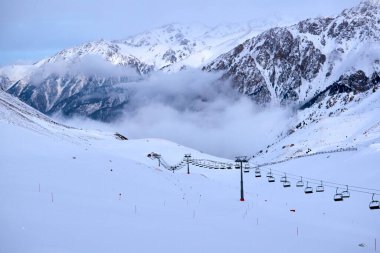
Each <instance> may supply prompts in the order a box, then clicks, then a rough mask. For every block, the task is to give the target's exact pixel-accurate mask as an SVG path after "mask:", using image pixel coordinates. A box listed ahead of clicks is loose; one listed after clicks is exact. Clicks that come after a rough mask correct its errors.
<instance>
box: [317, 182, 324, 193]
mask: <svg viewBox="0 0 380 253" xmlns="http://www.w3.org/2000/svg"><path fill="white" fill-rule="evenodd" d="M315 191H316V192H324V191H325V187H324V186H323V182H322V181H321V185H318V186H317V188H315Z"/></svg>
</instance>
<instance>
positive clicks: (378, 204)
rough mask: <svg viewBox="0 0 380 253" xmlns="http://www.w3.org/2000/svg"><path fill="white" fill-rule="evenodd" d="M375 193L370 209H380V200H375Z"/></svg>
mask: <svg viewBox="0 0 380 253" xmlns="http://www.w3.org/2000/svg"><path fill="white" fill-rule="evenodd" d="M374 197H375V193H373V194H372V201H371V202H370V203H369V209H371V210H375V209H380V202H379V201H378V200H374V199H373V198H374Z"/></svg>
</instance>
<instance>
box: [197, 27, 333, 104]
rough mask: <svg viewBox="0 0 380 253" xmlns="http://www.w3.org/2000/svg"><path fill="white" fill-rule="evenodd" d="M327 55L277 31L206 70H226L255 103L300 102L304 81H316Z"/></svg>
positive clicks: (285, 29)
mask: <svg viewBox="0 0 380 253" xmlns="http://www.w3.org/2000/svg"><path fill="white" fill-rule="evenodd" d="M325 61H326V56H325V55H324V54H322V52H321V51H320V50H319V49H317V48H316V47H315V46H314V45H313V43H312V42H311V41H307V40H302V39H301V38H300V37H294V36H293V35H292V33H291V32H290V31H289V30H288V29H287V28H274V29H270V30H269V31H267V32H264V33H262V34H261V35H259V36H258V37H255V38H253V39H252V40H249V41H247V42H245V43H244V44H241V45H239V46H238V47H236V48H235V49H234V50H233V51H231V52H229V53H227V54H225V55H222V56H221V57H219V58H218V59H217V60H216V61H214V62H213V63H211V64H210V65H208V66H206V67H205V68H204V70H206V71H220V70H222V71H225V72H224V74H223V78H224V79H228V78H230V79H231V80H232V82H233V84H234V86H236V87H238V89H239V90H240V91H241V92H243V93H245V94H247V95H249V96H251V97H252V99H253V100H255V101H256V102H258V103H259V104H261V103H269V102H271V100H272V99H273V98H274V97H275V98H278V99H279V100H280V102H281V103H282V104H286V103H288V102H290V101H296V100H297V99H298V92H297V89H298V88H299V87H300V86H301V85H302V79H305V80H307V81H311V80H313V79H314V78H315V77H316V76H317V75H318V73H319V71H320V69H321V67H322V65H323V64H324V63H325Z"/></svg>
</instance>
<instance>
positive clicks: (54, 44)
mask: <svg viewBox="0 0 380 253" xmlns="http://www.w3.org/2000/svg"><path fill="white" fill-rule="evenodd" d="M359 3H360V0H318V1H316V0H159V1H158V0H136V1H131V0H96V1H95V0H94V1H91V0H0V65H5V64H12V63H17V62H25V61H26V62H31V61H36V60H39V59H41V58H44V57H47V56H50V55H52V54H54V53H56V52H57V51H59V50H61V49H64V48H67V47H71V46H75V45H78V44H80V43H83V42H86V41H90V40H97V39H101V38H104V39H122V38H126V37H128V36H130V35H134V34H136V33H139V32H143V31H146V30H149V29H152V28H155V27H158V26H161V25H165V24H168V23H173V22H178V23H185V24H186V23H194V22H196V23H203V24H205V25H209V26H215V25H218V24H223V23H231V22H244V21H248V20H251V19H261V18H266V19H268V18H269V19H270V18H273V17H280V18H283V19H297V20H301V19H304V18H308V17H315V16H328V15H334V14H338V13H339V12H340V11H341V10H343V9H344V8H349V7H352V6H354V5H357V4H359Z"/></svg>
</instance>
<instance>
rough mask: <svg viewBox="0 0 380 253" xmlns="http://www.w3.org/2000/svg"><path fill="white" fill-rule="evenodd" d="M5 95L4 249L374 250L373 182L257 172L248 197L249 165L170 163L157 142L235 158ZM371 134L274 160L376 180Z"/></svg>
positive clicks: (1, 134) (379, 175)
mask: <svg viewBox="0 0 380 253" xmlns="http://www.w3.org/2000/svg"><path fill="white" fill-rule="evenodd" d="M0 98H1V100H0V102H1V103H0V129H1V131H0V139H1V142H0V153H1V157H2V158H1V160H0V165H1V166H0V200H1V203H2V204H1V205H0V227H1V229H0V238H2V243H1V244H0V252H15V253H16V252H39V253H43V252H72V253H74V252H115V253H117V252H153V251H154V252H215V251H217V252H234V251H239V252H253V251H257V252H305V251H307V252H373V251H374V240H375V238H378V236H379V234H378V233H379V226H380V219H379V218H380V212H379V211H376V210H375V211H370V210H369V209H368V203H369V201H370V200H371V196H370V195H368V194H360V193H357V192H352V193H351V198H350V199H347V200H345V201H343V202H341V203H335V202H334V201H333V200H332V197H333V194H334V193H335V189H331V188H327V187H326V190H325V192H324V193H319V194H316V193H315V194H312V195H305V194H304V193H303V189H302V188H301V189H300V188H296V187H291V188H289V189H284V188H283V187H282V185H281V184H280V183H278V182H277V183H274V184H273V183H272V184H269V183H267V181H266V178H265V177H262V178H260V179H257V178H255V177H254V173H249V174H244V178H245V181H244V182H245V198H246V202H240V201H239V198H240V196H239V180H240V173H239V170H235V169H233V170H209V169H205V168H197V167H193V166H191V174H190V175H188V174H186V171H178V172H176V173H172V172H170V171H167V170H165V169H163V168H162V167H158V166H157V161H156V160H151V159H148V158H147V154H148V153H150V152H157V153H160V154H162V156H163V157H164V158H165V160H167V161H168V162H169V163H173V164H174V163H175V162H177V161H179V160H181V159H182V157H183V154H185V153H191V154H192V156H193V158H203V159H213V160H220V161H226V160H225V159H221V158H217V157H211V156H208V155H206V154H202V153H200V152H198V151H196V150H192V149H189V148H186V147H183V146H180V145H177V144H175V143H172V142H168V141H165V140H160V139H141V140H128V141H121V140H118V139H116V138H115V137H114V135H113V134H111V133H103V132H99V131H85V130H80V129H74V128H70V127H66V126H63V125H60V124H58V123H55V122H54V121H52V120H50V119H49V118H47V117H45V116H43V115H41V114H40V113H38V112H36V111H35V110H34V109H31V108H30V107H29V106H26V105H24V104H22V103H21V102H19V101H17V99H16V98H14V97H11V96H9V95H7V94H4V93H3V92H1V91H0ZM371 101H378V99H375V98H374V99H373V100H371ZM371 101H369V100H368V103H367V104H373V103H374V102H371ZM357 109H358V110H359V109H360V108H357ZM373 109H374V110H375V109H376V106H373ZM377 112H378V111H376V110H375V111H374V115H375V114H376V113H377ZM368 122H369V121H368ZM368 125H372V123H370V124H368ZM310 129H311V128H310ZM371 129H372V130H371V131H372V132H376V129H377V128H376V126H375V125H374V127H373V128H371ZM374 129H375V130H374ZM305 131H306V128H305ZM372 132H371V133H372ZM298 133H301V132H297V131H296V132H295V133H294V135H293V136H294V140H296V137H295V136H296V135H297V134H298ZM302 136H305V134H300V138H303V137H302ZM292 138H293V137H292ZM308 138H309V139H310V138H314V142H310V145H314V146H312V147H311V148H312V149H313V150H318V147H320V149H325V148H330V147H326V146H323V145H320V144H319V143H318V142H317V140H318V138H319V136H315V135H312V131H309V135H308ZM372 142H373V143H372V144H371V145H369V143H368V142H366V143H364V142H362V145H360V147H359V150H358V151H356V152H343V153H333V154H326V155H322V156H312V157H307V158H303V159H298V160H294V161H290V162H288V163H282V164H277V165H273V166H272V167H271V168H273V169H277V170H282V171H288V172H292V173H295V174H301V175H304V176H309V177H314V178H321V179H323V180H328V181H333V182H340V183H344V184H349V185H359V186H364V187H367V188H378V182H379V179H380V171H379V170H378V168H377V165H378V164H379V161H380V155H379V154H380V153H379V152H380V148H379V147H380V141H379V139H376V138H373V139H372ZM296 145H298V143H296ZM270 152H272V151H270ZM276 152H277V151H276V150H273V153H274V155H276V154H275V153H276ZM267 155H268V156H267V160H270V154H268V153H267ZM359 168H360V169H359ZM277 180H278V181H279V178H277ZM292 181H293V180H292ZM292 183H293V184H294V183H295V182H294V181H293V182H292ZM293 186H294V185H293ZM291 210H293V211H294V212H293V211H291ZM359 245H361V246H359Z"/></svg>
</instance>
